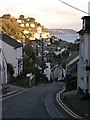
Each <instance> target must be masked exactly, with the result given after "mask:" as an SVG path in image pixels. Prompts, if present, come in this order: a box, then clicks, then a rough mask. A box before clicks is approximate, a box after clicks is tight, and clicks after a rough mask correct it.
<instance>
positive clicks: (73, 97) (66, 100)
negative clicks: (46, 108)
mask: <svg viewBox="0 0 90 120" xmlns="http://www.w3.org/2000/svg"><path fill="white" fill-rule="evenodd" d="M57 96H58V98H57V101H58V103H59V104H60V105H62V107H63V108H64V109H65V110H66V111H67V112H68V113H69V114H71V115H72V116H73V117H75V118H78V119H85V120H90V100H85V99H81V98H80V96H79V95H78V92H77V90H73V91H67V92H65V91H64V90H62V91H60V92H59V93H57Z"/></svg>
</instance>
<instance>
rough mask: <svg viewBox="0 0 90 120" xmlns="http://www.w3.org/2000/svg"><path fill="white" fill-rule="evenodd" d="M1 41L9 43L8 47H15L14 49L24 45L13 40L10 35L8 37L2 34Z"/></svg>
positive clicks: (0, 35) (0, 34)
mask: <svg viewBox="0 0 90 120" xmlns="http://www.w3.org/2000/svg"><path fill="white" fill-rule="evenodd" d="M0 40H2V41H3V42H5V43H7V44H8V45H10V46H12V47H14V49H16V48H19V47H22V46H23V44H21V43H19V42H17V41H16V40H15V39H13V38H11V37H10V36H8V35H6V34H4V33H0Z"/></svg>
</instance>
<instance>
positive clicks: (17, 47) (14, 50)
mask: <svg viewBox="0 0 90 120" xmlns="http://www.w3.org/2000/svg"><path fill="white" fill-rule="evenodd" d="M0 43H1V44H2V51H3V53H4V56H5V58H6V61H7V63H9V64H11V65H12V66H13V69H14V77H17V76H18V75H19V74H21V73H22V71H23V62H22V58H23V54H22V47H23V45H22V44H21V43H19V42H17V41H16V40H14V39H13V38H11V37H9V36H8V35H6V34H2V33H1V34H0Z"/></svg>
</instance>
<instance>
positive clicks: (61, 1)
mask: <svg viewBox="0 0 90 120" xmlns="http://www.w3.org/2000/svg"><path fill="white" fill-rule="evenodd" d="M59 1H60V2H62V3H63V4H65V5H67V6H69V7H71V8H74V9H76V10H78V11H80V12H83V13H85V14H88V12H86V11H84V10H81V9H79V8H77V7H75V6H72V5H70V4H68V3H66V2H64V1H62V0H59Z"/></svg>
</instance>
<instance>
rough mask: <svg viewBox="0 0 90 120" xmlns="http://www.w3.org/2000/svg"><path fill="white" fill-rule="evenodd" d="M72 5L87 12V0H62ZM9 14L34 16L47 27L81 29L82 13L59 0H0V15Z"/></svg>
mask: <svg viewBox="0 0 90 120" xmlns="http://www.w3.org/2000/svg"><path fill="white" fill-rule="evenodd" d="M62 1H64V2H66V3H68V4H70V5H72V6H75V7H77V8H79V9H81V10H83V11H86V12H88V2H89V0H62ZM8 13H9V14H11V15H12V16H15V17H17V18H18V17H19V15H22V14H23V15H25V17H28V16H29V17H34V18H35V19H36V21H37V22H40V23H41V24H42V25H44V26H45V27H47V28H72V29H75V30H80V29H81V23H82V20H81V17H82V16H85V15H87V14H84V13H82V12H80V11H77V10H75V9H73V8H71V7H69V6H67V5H65V4H63V3H61V2H60V1H59V0H0V16H2V15H3V14H8Z"/></svg>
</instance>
